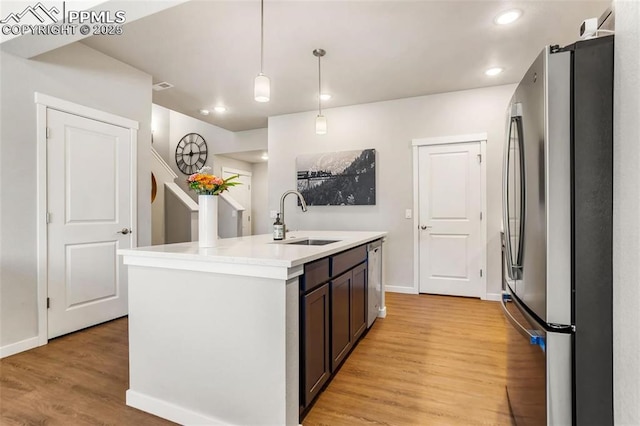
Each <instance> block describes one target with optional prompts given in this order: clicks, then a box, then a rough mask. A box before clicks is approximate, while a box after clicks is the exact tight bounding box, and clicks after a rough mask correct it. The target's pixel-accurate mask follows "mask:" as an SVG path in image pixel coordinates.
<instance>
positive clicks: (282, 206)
mask: <svg viewBox="0 0 640 426" xmlns="http://www.w3.org/2000/svg"><path fill="white" fill-rule="evenodd" d="M289 194H296V195H297V196H298V200H300V205H301V207H302V211H303V212H306V211H307V202H306V201H305V200H304V197H303V196H302V194H301V193H299V192H298V191H296V190H294V189H290V190H288V191H285V193H284V194H282V197H280V219H281V220H282V228H283V230H284V232H283V234H282V239H285V238H287V224H286V223H285V221H284V199H285V198H286V197H287V195H289Z"/></svg>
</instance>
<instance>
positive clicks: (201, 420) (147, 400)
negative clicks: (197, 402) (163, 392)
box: [126, 389, 228, 425]
mask: <svg viewBox="0 0 640 426" xmlns="http://www.w3.org/2000/svg"><path fill="white" fill-rule="evenodd" d="M126 395H127V405H128V406H130V407H133V408H137V409H138V410H142V411H146V412H147V413H151V414H154V415H156V416H158V417H162V418H163V419H167V420H171V421H172V422H176V423H179V424H182V425H226V424H228V423H225V422H223V421H222V420H220V419H215V418H213V417H208V416H205V415H203V414H200V413H198V412H195V411H191V410H189V409H188V408H185V407H181V406H179V405H175V404H172V403H170V402H167V401H163V400H161V399H157V398H154V397H152V396H148V395H145V394H142V393H140V392H136V391H134V390H131V389H129V390H127V392H126Z"/></svg>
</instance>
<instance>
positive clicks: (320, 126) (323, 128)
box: [313, 49, 327, 135]
mask: <svg viewBox="0 0 640 426" xmlns="http://www.w3.org/2000/svg"><path fill="white" fill-rule="evenodd" d="M326 53H327V52H325V51H324V49H315V50H314V51H313V56H315V57H317V58H318V116H317V117H316V134H317V135H324V134H326V133H327V119H326V117H325V116H324V115H322V97H321V96H320V94H321V93H322V72H321V68H320V58H322V57H323V56H324V55H325V54H326Z"/></svg>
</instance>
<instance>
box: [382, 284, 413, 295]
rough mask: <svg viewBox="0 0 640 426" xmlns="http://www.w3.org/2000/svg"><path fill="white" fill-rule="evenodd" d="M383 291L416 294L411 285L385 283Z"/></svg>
mask: <svg viewBox="0 0 640 426" xmlns="http://www.w3.org/2000/svg"><path fill="white" fill-rule="evenodd" d="M384 291H386V292H389V293H405V294H418V292H417V291H416V289H415V288H413V287H404V286H399V285H385V286H384Z"/></svg>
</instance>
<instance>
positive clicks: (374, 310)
mask: <svg viewBox="0 0 640 426" xmlns="http://www.w3.org/2000/svg"><path fill="white" fill-rule="evenodd" d="M367 261H368V269H367V275H368V289H367V298H368V301H369V302H368V310H367V312H368V315H367V328H369V327H371V324H373V322H374V321H375V320H376V318H377V317H378V312H379V311H380V307H381V306H382V239H380V240H376V241H373V242H371V243H369V244H367Z"/></svg>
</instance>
